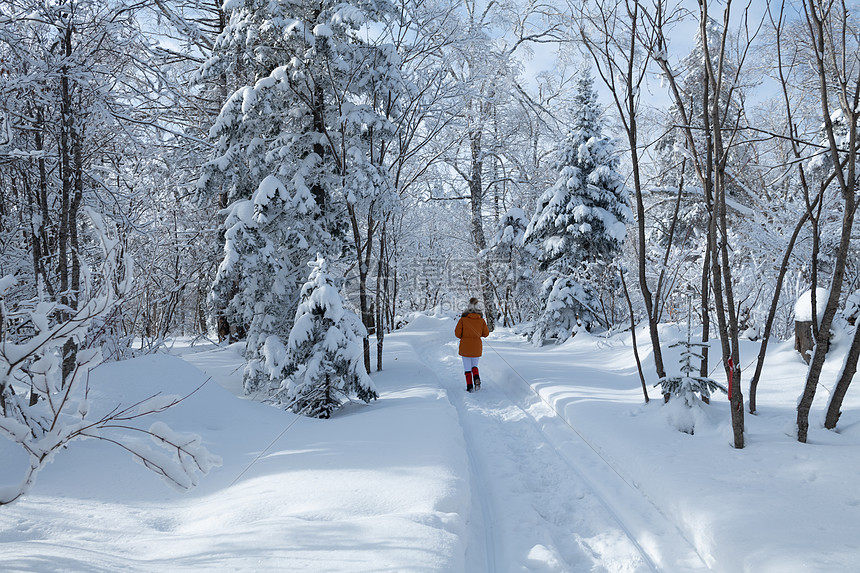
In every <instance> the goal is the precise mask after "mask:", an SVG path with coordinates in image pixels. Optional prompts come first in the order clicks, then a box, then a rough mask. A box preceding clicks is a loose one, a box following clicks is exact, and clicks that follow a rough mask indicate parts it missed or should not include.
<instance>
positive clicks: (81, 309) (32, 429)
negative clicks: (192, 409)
mask: <svg viewBox="0 0 860 573" xmlns="http://www.w3.org/2000/svg"><path fill="white" fill-rule="evenodd" d="M89 214H90V218H91V220H92V222H93V224H94V226H95V227H96V229H97V230H98V231H99V233H100V238H101V241H102V246H103V249H104V253H103V254H104V262H103V264H102V266H101V267H100V268H99V269H98V271H99V273H98V274H100V275H101V277H102V278H103V280H101V281H95V280H92V276H93V274H94V273H91V272H89V271H90V270H89V269H87V272H86V273H84V275H85V278H86V279H87V280H85V281H84V284H83V285H82V288H81V289H80V291H79V293H78V306H77V308H68V307H64V306H61V305H59V304H58V303H56V302H48V301H40V300H36V301H32V302H31V303H30V304H19V305H17V306H16V307H13V308H8V307H7V305H6V299H5V297H4V295H5V293H6V292H7V291H8V289H9V288H11V287H13V286H14V284H15V279H14V278H13V277H10V276H6V277H3V278H2V279H0V317H2V319H0V320H2V333H3V337H2V339H0V436H2V437H3V438H5V439H7V440H10V441H11V442H12V443H14V444H17V445H18V446H20V447H21V449H22V450H23V451H24V452H25V453H26V457H27V462H26V463H25V464H22V467H21V476H22V478H21V481H20V482H19V483H16V484H12V485H0V505H4V504H8V503H12V502H14V501H15V500H17V499H19V498H20V497H21V496H22V495H24V494H26V493H27V492H28V491H29V490H30V489H31V488H32V486H33V484H34V483H35V480H36V477H37V475H38V473H39V471H40V470H42V468H44V467H45V466H46V465H47V464H49V463H50V462H51V461H52V460H53V457H54V454H55V453H57V452H58V451H60V450H61V449H63V448H65V447H66V446H67V445H68V444H70V443H71V442H73V441H75V440H79V439H86V438H94V439H99V440H104V441H107V442H111V443H113V444H116V445H119V446H120V447H122V448H124V449H126V450H127V451H129V452H130V453H131V454H132V455H133V456H134V458H135V459H136V460H138V461H140V462H141V463H142V464H143V465H144V466H145V467H147V468H148V469H150V470H152V471H154V472H156V473H157V474H159V475H160V476H161V477H162V478H163V479H164V480H165V481H167V482H168V483H169V484H171V485H173V486H175V487H178V488H180V489H189V488H191V487H193V486H194V485H196V484H197V482H198V477H199V476H198V474H201V473H202V474H205V473H207V472H208V471H209V469H210V468H211V467H212V466H213V465H215V464H218V463H220V462H219V460H218V458H217V457H215V456H213V455H211V454H210V453H209V452H208V451H207V450H206V448H204V447H203V446H202V445H201V444H200V440H199V438H197V437H195V436H182V435H179V434H177V433H175V432H173V431H172V430H170V428H168V427H167V426H165V425H164V424H163V423H156V424H153V425H151V426H150V427H149V428H145V427H139V426H138V425H137V424H138V422H139V421H140V420H143V419H146V417H147V416H148V415H149V414H154V413H157V412H162V411H164V410H166V409H167V408H170V407H171V406H173V405H175V404H177V403H179V402H180V401H181V400H182V399H183V398H182V397H178V396H177V397H170V398H167V399H166V400H165V399H159V398H156V397H153V398H154V399H151V400H147V401H144V402H142V403H137V404H132V405H130V406H123V405H120V404H117V405H112V406H111V407H108V408H99V410H102V411H106V412H108V413H107V414H104V415H101V416H92V415H91V414H90V412H91V409H94V408H92V406H93V404H91V403H90V400H89V395H90V392H89V388H88V385H89V382H88V380H89V376H88V374H89V371H90V370H91V369H92V368H94V367H95V366H96V365H98V364H99V363H100V362H101V348H100V347H98V346H96V347H93V348H84V347H81V343H82V342H83V341H84V340H85V339H86V337H87V334H88V332H89V331H90V328H91V326H92V323H93V321H96V320H102V319H103V318H104V317H105V316H107V315H108V314H109V313H110V312H111V310H112V309H113V308H115V307H116V305H117V304H118V303H119V299H120V298H121V297H122V296H123V295H125V294H127V293H128V292H130V290H131V276H132V275H131V272H132V265H131V261H130V260H129V259H128V258H126V259H125V260H124V261H123V267H124V270H125V276H124V277H122V278H121V280H118V281H117V288H116V290H115V288H114V283H113V279H114V278H115V277H116V276H117V268H118V264H117V255H116V253H117V252H118V250H119V248H118V243H117V242H116V241H113V240H110V239H108V238H107V234H106V233H105V230H104V228H103V226H102V224H101V221H100V219H99V218H98V217H97V216H96V215H95V214H93V213H89ZM10 322H15V323H17V324H19V325H21V324H29V325H30V327H31V329H30V332H31V333H32V334H31V336H29V337H27V339H25V340H14V341H13V340H12V339H10V337H8V336H6V334H7V333H8V328H7V327H8V325H9V323H10ZM123 430H136V431H137V432H139V433H142V434H144V435H149V436H150V437H152V438H153V440H154V441H155V442H156V443H157V444H158V445H159V446H161V447H162V448H164V449H166V450H167V451H168V452H169V454H165V453H164V452H162V451H160V450H153V449H152V448H148V447H141V446H140V445H139V444H138V443H137V442H132V441H130V440H128V439H124V438H123V437H122V436H121V435H115V434H114V432H115V431H120V432H121V431H123ZM4 463H10V462H8V460H7V461H4Z"/></svg>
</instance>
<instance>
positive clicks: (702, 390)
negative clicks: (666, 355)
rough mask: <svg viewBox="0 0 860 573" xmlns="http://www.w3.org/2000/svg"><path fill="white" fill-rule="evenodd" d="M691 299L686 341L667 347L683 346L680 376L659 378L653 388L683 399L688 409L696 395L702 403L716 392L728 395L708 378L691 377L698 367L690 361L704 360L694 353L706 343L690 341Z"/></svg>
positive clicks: (667, 395)
mask: <svg viewBox="0 0 860 573" xmlns="http://www.w3.org/2000/svg"><path fill="white" fill-rule="evenodd" d="M691 301H692V297H691V296H688V300H687V305H688V313H687V340H684V341H679V342H676V343H675V344H672V345H670V346H669V348H675V347H678V346H683V347H684V351H683V352H681V359H680V360H679V363H680V364H681V375H680V376H666V377H665V378H661V379H660V381H659V382H658V383H657V384H655V385H654V386H655V387H656V386H658V385H659V386H661V387H662V389H663V395H664V396H666V397H667V399H668V397H669V396H677V397H679V398H683V399H684V404H685V405H686V406H687V407H688V408H692V407H693V406H694V405H695V404H696V402H697V401H698V398H696V394H698V395H699V396H701V398H702V401H704V402H708V400H709V399H710V397H711V393H712V392H715V391H716V390H721V391H722V392H723V393H728V391H727V390H726V387H725V386H723V385H722V384H720V383H718V382H717V381H715V380H713V379H712V378H708V377H707V376H695V375H693V374H694V373H695V372H698V370H699V367H698V366H693V364H692V361H693V359H694V358H697V359H698V360H699V363H700V364H701V361H702V360H703V359H704V356H703V355H702V354H700V353H699V352H696V350H695V349H696V348H704V347H706V346H708V345H707V343H702V342H693V341H692V340H691V333H692V331H693V328H692V324H691V322H692V303H691Z"/></svg>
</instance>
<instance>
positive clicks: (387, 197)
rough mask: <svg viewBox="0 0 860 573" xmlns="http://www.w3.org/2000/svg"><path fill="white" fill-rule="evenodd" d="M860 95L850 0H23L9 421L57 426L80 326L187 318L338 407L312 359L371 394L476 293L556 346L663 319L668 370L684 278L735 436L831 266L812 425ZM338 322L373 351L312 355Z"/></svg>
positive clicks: (859, 273)
mask: <svg viewBox="0 0 860 573" xmlns="http://www.w3.org/2000/svg"><path fill="white" fill-rule="evenodd" d="M858 115H860V14H857V13H856V11H855V10H853V9H852V7H851V6H849V4H848V3H846V2H844V1H837V0H795V1H784V2H780V1H776V0H775V1H772V2H770V3H768V4H765V3H751V4H735V3H734V2H732V0H723V1H722V2H719V3H718V2H714V1H709V0H699V1H698V2H692V1H677V2H665V1H663V0H645V1H635V0H597V1H589V2H570V3H568V2H565V1H563V0H561V1H558V2H556V1H554V0H545V1H543V0H542V1H531V0H530V1H522V2H511V1H508V0H501V1H494V0H490V1H485V2H477V1H475V0H392V1H387V0H339V1H338V2H333V1H331V0H315V1H313V2H307V1H305V2H294V1H292V0H289V1H287V0H285V1H277V2H270V1H268V0H266V1H262V0H227V1H226V2H224V3H223V4H222V3H221V2H220V1H218V0H208V1H203V0H152V1H150V0H142V1H140V2H135V3H127V2H119V1H115V0H99V1H93V0H69V1H67V2H34V1H31V0H7V1H5V2H3V3H2V4H0V322H2V349H0V366H2V367H3V372H2V374H0V376H2V377H0V414H2V416H0V418H3V419H7V420H15V423H16V424H19V425H21V424H23V427H29V428H30V430H29V431H31V432H33V433H38V431H41V430H36V429H34V428H36V427H41V422H40V421H38V420H37V421H34V420H35V418H34V414H33V412H34V411H35V410H33V409H34V408H38V407H39V402H40V400H42V401H49V398H50V395H51V394H52V392H53V393H56V392H60V393H62V392H64V391H66V389H67V388H68V387H69V385H70V384H72V382H73V381H74V380H75V378H76V376H77V372H78V371H79V370H80V369H81V368H83V367H84V365H86V364H88V363H89V362H91V361H92V360H95V359H96V358H95V357H94V356H93V355H92V354H91V353H90V352H89V349H100V350H101V354H102V357H101V358H100V359H104V360H114V359H122V358H126V357H131V356H134V355H137V354H140V353H145V352H150V351H153V350H155V349H157V348H158V347H159V346H161V345H162V344H163V343H164V341H165V340H166V339H167V338H168V337H170V336H175V335H185V336H208V337H213V338H214V337H218V338H219V340H229V341H231V342H232V341H237V340H242V341H244V342H245V344H246V346H245V353H246V354H245V357H246V369H245V373H244V378H243V380H244V384H245V389H246V391H247V392H249V393H263V395H268V396H272V397H282V398H283V399H284V405H285V406H286V407H290V408H293V409H294V410H295V411H297V412H304V413H310V414H311V415H320V414H321V413H325V415H328V413H330V411H331V409H330V408H328V407H322V406H319V405H318V401H319V396H320V394H319V391H311V389H309V387H306V386H302V387H300V386H299V385H297V384H298V382H296V380H294V378H295V376H297V374H296V372H305V370H303V368H304V366H302V365H301V364H299V363H298V362H297V361H300V360H305V361H314V360H317V361H319V363H320V364H326V365H328V366H325V368H330V370H325V371H314V372H315V374H314V376H315V377H314V380H317V379H319V380H327V381H328V382H327V383H331V377H332V376H340V377H341V378H340V379H343V376H347V375H346V374H344V372H349V374H348V377H349V380H350V381H347V382H344V383H343V384H340V385H339V386H337V387H336V388H335V386H332V388H333V390H332V392H334V393H335V394H338V393H343V392H348V391H350V390H349V389H350V388H352V391H357V392H358V394H359V397H361V398H363V399H371V398H372V397H374V396H375V391H374V390H373V389H372V388H373V387H372V383H370V382H369V379H368V378H367V377H366V374H367V373H369V372H371V371H372V370H374V369H377V368H379V369H381V368H382V367H383V363H382V356H383V354H382V349H383V346H384V336H385V334H386V333H387V332H391V331H392V330H393V329H396V328H398V327H399V326H400V325H401V324H403V323H404V321H406V320H408V316H409V313H412V312H415V311H427V310H433V309H440V310H442V311H449V310H459V309H460V307H461V306H462V305H464V304H465V301H466V300H468V298H469V296H478V297H479V298H481V299H482V302H483V305H484V307H485V309H486V314H487V318H488V323H489V324H490V328H491V329H492V328H494V327H496V326H502V325H504V326H512V325H518V327H520V328H522V329H523V331H524V332H527V333H528V334H529V335H530V336H531V338H532V340H533V342H534V343H536V344H542V343H546V342H550V343H551V342H556V343H558V342H563V341H564V340H566V339H567V338H569V337H570V336H572V335H574V334H575V333H576V332H577V331H578V330H579V329H590V330H591V331H592V332H607V331H608V332H617V331H620V330H624V329H629V328H630V327H631V324H637V325H639V324H643V325H647V326H648V329H647V331H648V333H649V336H650V343H651V345H652V347H653V350H654V352H653V357H654V363H655V371H653V372H650V371H649V372H643V373H642V374H643V379H644V378H647V379H648V380H650V381H651V382H652V383H656V382H658V381H659V380H661V379H667V377H668V376H669V375H670V374H672V372H668V371H669V370H673V368H671V367H668V366H667V365H665V364H664V363H663V354H662V352H661V344H662V343H661V340H660V330H659V329H658V325H659V324H661V323H667V322H684V323H686V321H687V318H688V317H687V314H688V310H687V309H688V308H690V307H689V306H688V305H687V304H686V300H687V297H688V296H693V297H694V298H695V301H696V302H695V303H694V304H693V305H692V307H691V308H692V309H693V312H695V316H694V317H693V323H694V324H695V325H697V326H696V328H698V329H700V331H699V335H698V336H697V340H699V341H700V342H703V343H707V342H708V341H709V340H711V339H713V340H715V341H716V340H718V341H719V342H718V344H715V345H713V346H712V347H711V352H710V353H708V352H705V353H704V360H702V364H701V367H700V370H701V371H700V376H701V377H702V378H705V377H708V376H711V375H713V373H714V370H716V369H719V371H720V372H721V374H720V376H718V377H717V378H721V377H722V375H723V374H722V373H723V372H724V373H725V377H726V378H725V379H726V381H727V382H728V384H727V386H728V387H729V388H733V392H732V393H731V396H730V398H731V404H732V406H731V416H732V422H733V428H734V430H735V432H734V439H735V447H739V448H740V447H743V428H744V414H745V411H744V410H745V408H744V404H748V412H749V413H753V414H754V413H755V410H756V400H755V391H756V388H757V385H758V384H760V383H764V384H766V383H767V375H766V372H763V370H762V364H763V361H764V357H765V354H766V351H767V345H768V342H769V341H770V340H771V339H773V338H776V339H787V338H790V337H792V336H793V335H794V328H795V325H794V305H795V301H796V300H797V299H798V298H799V296H800V295H801V294H802V293H803V292H805V291H809V290H810V289H811V292H812V294H813V300H812V309H813V317H812V336H813V340H814V343H815V344H814V349H813V351H812V352H811V354H810V355H809V356H808V358H809V364H810V367H809V371H808V374H807V378H806V384H805V389H804V390H803V395H802V397H801V399H800V401H799V405H798V410H797V431H798V434H797V437H798V439H799V440H800V441H805V440H806V431H807V427H808V421H807V419H808V414H809V409H810V407H811V404H812V400H813V397H814V395H815V391H816V388H817V387H818V385H819V382H825V381H823V380H820V378H821V372H822V365H823V364H824V360H825V357H826V354H827V350H828V340H829V338H830V333H831V331H832V329H834V328H838V327H840V325H844V324H848V323H850V324H853V322H854V320H855V319H856V316H857V314H858V313H857V308H858V305H857V304H856V301H857V300H858V298H857V297H858V296H860V295H858V294H857V293H858V292H860V268H858V261H860V256H858V238H857V230H855V228H854V220H855V214H856V208H857V200H858V189H857V181H858V174H857V160H858V149H857V146H858V128H860V122H858ZM819 288H823V289H824V290H818V289H819ZM314 289H317V290H319V291H320V292H325V293H327V294H326V295H325V298H324V300H322V302H320V301H317V302H313V300H314V299H313V295H312V292H316V291H315V290H314ZM320 289H321V290H320ZM333 293H337V296H335V295H334V294H333ZM819 293H821V294H823V296H825V297H826V301H824V302H823V304H818V302H819V301H816V300H815V298H816V296H820V294H819ZM846 301H854V302H849V303H848V304H846ZM817 308H823V309H824V310H823V312H822V313H821V314H820V316H817V314H818V313H817V312H815V309H817ZM345 313H346V315H351V314H354V315H355V317H351V316H345ZM310 317H313V321H315V322H313V324H314V325H316V326H313V329H312V330H313V334H311V330H306V331H302V330H301V329H298V330H297V328H296V327H297V325H298V324H299V322H300V321H301V324H302V325H305V327H306V328H307V329H310V328H311V327H310V326H308V325H310V324H311V321H312V319H311V318H310ZM352 318H355V320H352ZM63 325H68V326H67V327H65V328H64V327H63ZM320 325H327V326H320ZM338 325H340V326H338ZM344 325H347V326H344ZM321 328H327V329H332V328H337V329H339V330H338V332H339V333H341V334H343V333H346V334H344V337H345V338H344V340H346V339H349V340H352V339H354V340H355V342H354V344H357V345H360V346H361V357H360V358H361V360H362V361H363V364H362V366H363V372H358V371H356V370H355V365H356V364H355V360H354V358H355V357H354V356H352V355H351V354H350V353H349V352H346V355H349V356H346V355H343V354H338V355H337V356H335V355H334V354H332V355H331V356H329V355H326V356H325V357H323V356H322V355H320V356H319V357H316V358H314V355H312V353H313V348H315V346H313V344H311V342H312V341H313V340H316V338H314V337H324V336H325V333H324V332H322V331H320V330H319V329H321ZM344 329H345V330H344ZM855 332H856V333H857V334H854V338H853V340H852V344H851V348H850V351H849V353H848V356H847V359H846V360H847V362H846V364H845V367H844V368H843V369H842V370H841V374H840V379H838V380H827V381H826V383H827V386H828V387H831V386H832V387H833V388H834V391H833V394H832V397H831V400H830V403H829V408H828V412H827V421H826V424H827V427H829V428H833V427H835V426H836V424H837V421H838V418H839V411H840V406H841V400H842V397H843V396H844V395H845V392H846V390H847V389H848V387H849V385H850V383H851V381H852V378H853V375H854V372H855V370H856V364H857V359H858V356H860V329H856V331H855ZM741 338H748V339H752V340H756V341H760V342H761V351H760V353H759V355H758V357H757V359H755V360H753V357H742V356H740V354H739V340H740V339H741ZM33 341H38V344H36V343H33ZM344 344H345V343H344ZM323 346H325V345H323ZM717 348H719V352H717V351H716V349H717ZM299 349H301V352H304V353H305V354H303V355H302V356H303V357H304V358H301V359H300V358H299V357H298V355H296V354H295V353H296V352H299ZM374 349H375V351H374ZM320 352H322V351H320ZM308 353H311V354H308ZM335 354H337V353H335ZM48 355H51V356H54V357H55V358H56V362H57V367H56V368H55V369H53V370H51V374H50V376H52V377H55V378H56V380H54V381H53V382H51V383H50V384H48V383H38V379H41V378H46V377H47V376H48V374H46V371H44V369H41V370H40V369H39V368H34V367H33V365H35V364H42V363H43V362H44V361H45V360H46V357H47V356H48ZM345 356H346V357H345ZM751 361H752V362H751ZM742 363H743V364H742ZM747 364H750V366H749V369H748V370H747V369H746V366H747ZM741 366H744V367H745V368H744V370H743V371H744V372H754V374H752V376H750V377H749V379H743V380H742V379H741V372H742V369H741ZM320 368H323V366H320ZM320 372H322V374H320ZM308 376H310V375H307V376H305V378H307V380H310V378H309V377H308ZM40 377H41V378H40ZM303 384H306V385H307V384H309V382H307V381H306V382H303ZM643 384H644V382H643ZM328 391H329V390H328V387H326V390H325V392H328ZM309 395H314V396H316V398H314V399H315V400H317V402H313V404H311V403H309V402H308V401H307V400H305V401H303V400H302V398H301V397H302V396H309ZM326 395H327V394H326ZM646 397H647V394H646ZM40 415H41V414H40ZM55 415H56V416H59V415H60V414H59V411H58V412H56V413H55ZM11 424H12V423H11V422H9V423H8V424H6V425H3V424H0V430H3V431H4V432H5V433H7V434H12V435H18V434H20V432H21V429H20V428H19V427H18V426H15V427H14V428H13V426H12V425H11ZM201 463H203V462H201Z"/></svg>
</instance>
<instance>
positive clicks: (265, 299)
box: [199, 0, 399, 391]
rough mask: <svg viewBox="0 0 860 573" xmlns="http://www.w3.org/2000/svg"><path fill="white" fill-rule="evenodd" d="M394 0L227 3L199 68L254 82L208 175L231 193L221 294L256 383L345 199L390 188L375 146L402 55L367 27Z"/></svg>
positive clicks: (222, 121) (340, 223) (252, 386)
mask: <svg viewBox="0 0 860 573" xmlns="http://www.w3.org/2000/svg"><path fill="white" fill-rule="evenodd" d="M389 8H390V5H389V4H388V3H387V2H384V1H380V2H376V1H374V0H369V1H362V2H358V1H356V2H335V1H333V0H322V1H320V2H316V3H313V4H308V3H305V2H297V1H286V2H268V1H262V0H230V1H228V2H227V3H225V5H224V9H225V10H226V11H227V12H228V13H229V14H230V24H229V25H228V26H227V27H226V28H225V30H224V32H223V33H222V34H221V35H220V36H219V39H218V42H217V45H216V49H215V54H214V56H213V57H212V58H211V59H210V60H209V61H208V62H207V63H206V64H205V65H204V67H203V69H202V70H201V77H202V78H222V77H224V76H227V77H229V78H231V81H235V82H237V85H242V82H246V83H247V85H243V86H242V87H240V88H239V89H237V90H236V91H235V92H234V93H233V94H232V95H231V96H230V97H229V99H228V100H227V102H226V104H225V105H224V107H223V108H222V110H221V114H220V116H219V118H218V120H217V121H216V123H215V125H214V126H213V128H212V130H211V133H210V135H211V136H212V137H213V138H216V139H217V145H216V153H215V155H216V156H215V158H214V159H213V160H212V161H210V162H209V163H207V165H206V166H204V173H203V176H202V177H201V180H200V183H199V186H200V188H201V189H202V190H203V192H204V193H205V194H208V195H210V196H215V195H219V194H220V195H221V196H223V197H224V198H225V202H226V203H227V204H228V207H227V209H226V210H225V213H227V214H228V220H229V223H227V226H228V227H229V229H230V230H229V233H228V235H229V236H228V237H226V240H225V243H226V245H225V246H226V252H225V258H224V263H223V264H222V265H221V269H220V272H219V273H218V277H217V279H216V283H215V288H214V289H213V299H214V300H213V302H214V305H215V306H216V307H217V308H225V309H226V311H225V312H226V314H227V315H228V316H229V317H230V319H231V320H234V321H237V322H240V323H243V324H244V325H245V326H247V327H248V342H247V346H246V359H247V360H248V363H249V364H248V368H247V369H246V375H245V388H246V390H247V391H255V390H257V389H259V388H260V387H261V386H262V385H264V384H265V383H266V378H268V379H269V380H270V381H272V382H275V383H276V382H277V381H278V380H281V379H282V378H283V372H280V371H278V368H277V367H274V366H273V364H272V363H271V362H266V358H265V356H266V349H265V344H266V341H267V340H268V339H269V337H270V336H283V334H284V333H286V332H288V331H289V330H290V327H291V326H292V316H293V313H294V310H295V308H296V305H297V303H298V291H299V285H300V284H301V280H302V279H300V278H298V277H304V276H305V275H304V272H303V271H302V270H300V269H303V263H304V261H307V260H309V259H310V258H311V257H312V254H313V253H315V252H325V253H339V252H341V251H342V250H343V240H344V237H345V234H346V230H347V228H348V225H349V216H348V213H347V211H348V208H350V209H352V207H353V206H354V205H355V204H356V203H357V202H359V199H360V198H361V197H363V196H364V195H368V194H369V195H373V196H375V195H378V194H379V192H377V191H376V190H378V189H383V190H386V189H388V188H390V185H385V181H384V180H385V178H386V177H387V176H388V174H387V172H386V170H385V169H384V166H383V165H381V163H380V162H379V161H374V157H373V154H372V149H373V146H374V145H376V146H378V145H379V142H380V141H381V140H382V139H384V138H385V137H388V136H390V134H391V133H392V131H393V130H391V129H387V128H386V127H387V124H388V117H387V116H386V113H385V112H383V111H382V103H381V102H390V101H391V99H392V98H391V97H388V96H390V91H391V90H392V89H394V86H396V85H397V83H398V78H399V70H398V65H399V61H398V56H397V53H396V50H394V49H393V48H392V47H391V46H390V45H385V44H382V45H379V44H377V45H372V44H370V43H368V42H366V41H365V40H363V39H362V38H363V37H364V36H365V35H364V34H358V30H359V29H360V28H362V27H373V25H374V23H376V22H379V21H382V20H384V19H385V18H386V17H387V13H386V11H387V10H388V9H389ZM370 187H372V190H369V189H370ZM308 198H312V201H308ZM292 205H300V206H301V208H300V209H294V208H293V207H292ZM297 261H302V262H301V263H297ZM297 278H298V280H296V279H297ZM273 285H274V286H276V287H277V288H272V287H273ZM252 317H253V318H252ZM237 319H238V320H237ZM267 365H268V366H267Z"/></svg>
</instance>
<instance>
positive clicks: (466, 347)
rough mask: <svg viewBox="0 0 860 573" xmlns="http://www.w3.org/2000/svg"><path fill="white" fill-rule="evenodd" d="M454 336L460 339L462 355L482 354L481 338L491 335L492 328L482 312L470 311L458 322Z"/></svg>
mask: <svg viewBox="0 0 860 573" xmlns="http://www.w3.org/2000/svg"><path fill="white" fill-rule="evenodd" d="M454 336H456V337H457V338H459V339H460V356H471V357H474V356H480V355H481V351H482V350H483V348H482V344H481V338H482V337H484V336H490V329H489V328H487V323H486V322H484V319H483V318H481V315H480V314H478V313H477V312H470V313H469V314H467V315H465V316H463V318H461V319H460V320H459V321H458V322H457V327H456V328H454Z"/></svg>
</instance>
